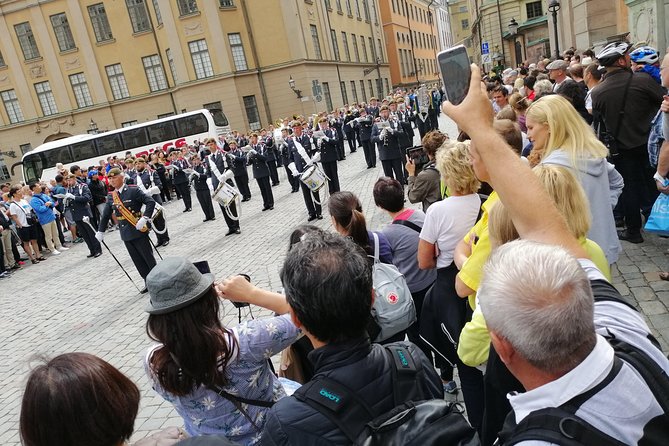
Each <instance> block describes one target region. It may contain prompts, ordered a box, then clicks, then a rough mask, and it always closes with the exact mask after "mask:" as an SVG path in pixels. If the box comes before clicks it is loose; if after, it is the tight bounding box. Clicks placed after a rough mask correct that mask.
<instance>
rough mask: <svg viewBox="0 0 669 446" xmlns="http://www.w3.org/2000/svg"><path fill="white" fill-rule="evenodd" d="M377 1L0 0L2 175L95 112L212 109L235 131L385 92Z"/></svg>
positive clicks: (105, 119)
mask: <svg viewBox="0 0 669 446" xmlns="http://www.w3.org/2000/svg"><path fill="white" fill-rule="evenodd" d="M378 1H379V0H323V1H318V0H313V1H312V0H115V1H109V0H104V1H103V0H53V1H49V2H39V3H37V2H34V1H32V0H0V35H2V36H3V38H2V39H0V99H1V100H2V102H3V106H0V135H1V139H0V141H1V142H0V152H1V154H2V155H3V156H1V157H0V161H2V162H0V180H6V179H7V176H8V175H7V174H8V173H10V172H9V170H11V169H8V168H7V167H10V166H11V165H12V164H14V163H16V162H17V161H19V160H20V158H21V156H22V155H23V153H25V152H27V151H29V150H30V149H31V148H34V147H36V146H37V145H39V144H41V143H43V142H45V141H48V140H52V139H57V138H60V137H65V136H69V135H73V134H80V133H86V131H88V130H89V128H90V127H91V126H93V125H94V126H95V127H97V128H98V129H99V130H101V131H105V130H112V129H116V128H120V127H122V126H124V125H130V124H134V123H137V122H146V121H150V120H153V119H156V118H158V117H162V116H166V115H169V114H177V113H181V112H183V111H190V110H195V109H199V108H220V109H222V110H223V112H224V113H225V114H226V116H227V117H228V119H229V121H230V124H231V126H232V128H233V129H237V130H240V131H244V130H252V129H258V128H260V127H265V126H267V125H268V124H269V123H271V122H276V120H278V119H280V118H282V117H285V116H290V115H293V114H304V115H306V114H310V113H314V112H317V111H321V110H331V109H333V108H336V107H341V106H343V105H345V104H349V103H354V102H362V101H366V100H367V99H368V98H369V97H371V96H382V95H385V94H387V93H388V92H389V91H390V85H391V84H390V82H391V81H390V70H389V67H388V57H387V50H386V45H385V42H384V35H383V30H382V26H381V15H380V9H379V3H378ZM290 79H292V80H293V81H294V87H293V88H291V87H290V86H289V80H290ZM314 81H317V82H318V85H319V87H320V91H319V93H320V95H319V97H317V98H316V97H315V96H314V95H313V94H312V85H313V82H314ZM298 90H299V94H297V93H298ZM316 99H319V101H316ZM19 170H20V169H16V172H14V174H13V175H11V176H12V180H18V179H21V174H20V172H19ZM10 174H11V173H10Z"/></svg>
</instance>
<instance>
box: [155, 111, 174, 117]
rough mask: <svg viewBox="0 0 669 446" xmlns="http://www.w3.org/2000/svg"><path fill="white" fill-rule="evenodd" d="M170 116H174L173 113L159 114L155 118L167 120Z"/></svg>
mask: <svg viewBox="0 0 669 446" xmlns="http://www.w3.org/2000/svg"><path fill="white" fill-rule="evenodd" d="M170 116H174V112H167V113H161V114H159V115H157V116H156V118H158V119H163V118H169V117H170Z"/></svg>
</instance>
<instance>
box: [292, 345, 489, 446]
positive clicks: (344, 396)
mask: <svg viewBox="0 0 669 446" xmlns="http://www.w3.org/2000/svg"><path fill="white" fill-rule="evenodd" d="M384 348H385V353H386V360H387V361H391V362H392V366H391V370H392V381H393V399H394V404H395V408H394V409H392V410H391V411H390V412H387V413H384V414H381V415H378V416H375V415H374V413H373V411H372V410H371V409H370V407H369V406H368V405H367V404H366V403H365V401H363V400H362V399H361V398H359V397H358V395H357V394H356V393H355V392H353V391H352V390H350V389H349V388H347V387H346V386H345V385H344V384H342V383H340V382H338V381H335V380H333V379H329V378H324V377H316V378H315V379H314V380H313V381H311V382H309V383H307V384H305V385H304V386H302V387H301V388H300V389H298V390H297V391H296V392H295V394H294V396H295V397H296V398H297V399H299V400H300V401H302V402H304V403H306V404H308V405H309V406H311V407H312V408H313V409H315V410H316V411H318V412H320V413H321V414H323V415H325V416H326V417H327V418H328V419H329V420H330V421H332V422H333V423H334V424H336V425H337V426H338V427H339V429H340V430H341V431H342V432H343V433H344V435H346V437H347V438H348V439H349V440H350V442H351V444H353V445H356V446H376V445H379V446H380V445H383V446H412V445H416V446H418V445H420V446H430V445H448V446H478V445H479V444H480V442H479V438H478V434H477V433H476V431H474V429H473V428H472V427H471V426H470V424H469V423H468V422H467V420H466V419H465V417H464V416H463V414H462V410H461V409H460V408H459V406H458V405H457V404H453V403H449V402H446V401H444V400H443V399H430V400H423V395H422V394H421V395H417V393H421V392H417V388H416V377H417V376H416V375H417V374H418V373H419V372H420V370H422V365H421V363H420V362H419V361H415V360H414V358H413V357H412V356H411V353H410V352H409V350H408V349H407V348H406V346H405V345H403V344H401V343H392V344H388V345H386V346H384Z"/></svg>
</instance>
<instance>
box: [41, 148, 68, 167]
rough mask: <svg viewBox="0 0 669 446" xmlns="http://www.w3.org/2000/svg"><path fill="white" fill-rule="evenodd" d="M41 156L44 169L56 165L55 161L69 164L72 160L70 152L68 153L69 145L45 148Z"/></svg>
mask: <svg viewBox="0 0 669 446" xmlns="http://www.w3.org/2000/svg"><path fill="white" fill-rule="evenodd" d="M42 156H43V159H42V163H43V164H44V169H48V168H50V167H56V164H57V163H63V164H69V163H72V162H74V158H72V153H70V147H69V146H64V147H56V148H55V149H51V150H46V151H44V152H42Z"/></svg>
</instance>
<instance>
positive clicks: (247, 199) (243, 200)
mask: <svg viewBox="0 0 669 446" xmlns="http://www.w3.org/2000/svg"><path fill="white" fill-rule="evenodd" d="M249 200H250V198H242V203H244V202H245V201H249Z"/></svg>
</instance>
